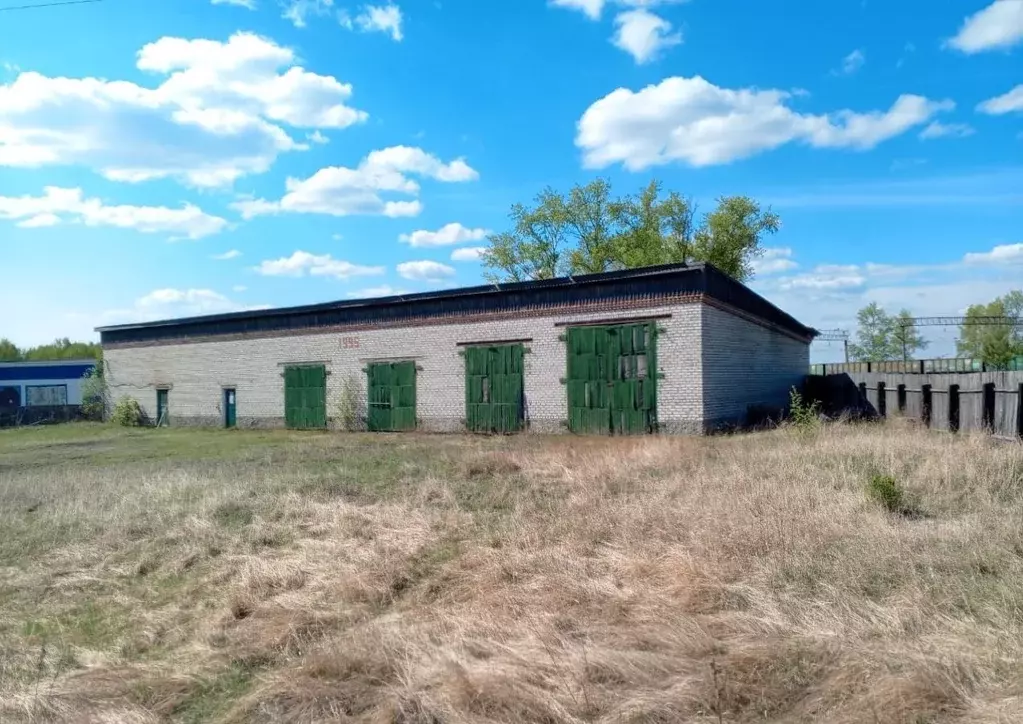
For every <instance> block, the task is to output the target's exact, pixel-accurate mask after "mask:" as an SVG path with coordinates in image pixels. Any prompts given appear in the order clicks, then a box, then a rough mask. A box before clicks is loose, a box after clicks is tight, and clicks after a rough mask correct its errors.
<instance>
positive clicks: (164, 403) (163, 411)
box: [156, 390, 170, 427]
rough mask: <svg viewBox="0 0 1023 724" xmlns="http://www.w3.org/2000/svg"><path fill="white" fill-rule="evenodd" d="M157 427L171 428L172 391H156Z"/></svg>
mask: <svg viewBox="0 0 1023 724" xmlns="http://www.w3.org/2000/svg"><path fill="white" fill-rule="evenodd" d="M156 426H157V427H169V426H170V390H157V391H156Z"/></svg>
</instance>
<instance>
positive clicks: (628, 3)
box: [548, 0, 688, 20]
mask: <svg viewBox="0 0 1023 724" xmlns="http://www.w3.org/2000/svg"><path fill="white" fill-rule="evenodd" d="M684 2H688V0H548V4H549V5H551V6H552V7H556V8H565V9H566V10H578V11H579V12H581V13H583V14H584V15H585V16H586V17H588V18H589V19H590V20H600V15H601V13H603V11H604V7H605V6H606V5H610V4H612V3H614V4H615V5H620V6H622V7H627V8H653V7H657V6H659V5H677V4H681V3H684Z"/></svg>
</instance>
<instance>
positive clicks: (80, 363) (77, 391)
mask: <svg viewBox="0 0 1023 724" xmlns="http://www.w3.org/2000/svg"><path fill="white" fill-rule="evenodd" d="M95 367H96V360H94V359H81V360H56V361H53V362H0V409H8V410H9V409H18V408H42V407H49V408H53V407H77V406H79V405H81V404H82V378H83V377H84V376H85V375H86V373H87V372H89V371H90V370H92V369H94V368H95Z"/></svg>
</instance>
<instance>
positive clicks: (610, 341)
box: [567, 323, 657, 435]
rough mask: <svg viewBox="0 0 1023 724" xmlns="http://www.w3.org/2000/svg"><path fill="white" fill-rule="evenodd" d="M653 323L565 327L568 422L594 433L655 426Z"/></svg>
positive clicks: (628, 432)
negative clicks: (566, 335) (566, 333)
mask: <svg viewBox="0 0 1023 724" xmlns="http://www.w3.org/2000/svg"><path fill="white" fill-rule="evenodd" d="M656 335H657V327H656V325H654V324H652V323H644V324H626V325H619V326H613V327H572V328H570V329H569V330H568V337H567V343H568V344H567V347H568V427H569V429H570V430H571V431H572V432H576V433H585V434H593V435H606V434H615V435H635V434H643V433H649V432H653V431H654V430H656V428H657V345H656Z"/></svg>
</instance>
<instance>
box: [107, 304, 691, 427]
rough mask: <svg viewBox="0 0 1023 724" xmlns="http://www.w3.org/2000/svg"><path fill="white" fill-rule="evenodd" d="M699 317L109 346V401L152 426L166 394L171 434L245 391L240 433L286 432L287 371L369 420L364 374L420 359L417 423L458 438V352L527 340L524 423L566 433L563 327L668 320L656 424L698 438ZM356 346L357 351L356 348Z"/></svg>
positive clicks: (211, 417)
mask: <svg viewBox="0 0 1023 724" xmlns="http://www.w3.org/2000/svg"><path fill="white" fill-rule="evenodd" d="M701 308H702V305H701V304H699V303H686V304H676V305H672V306H659V307H651V308H647V309H629V310H627V311H625V312H621V313H618V314H609V313H608V312H607V311H602V312H599V313H591V314H585V313H580V314H565V315H562V316H551V317H529V318H521V319H506V320H501V321H487V322H475V323H474V322H467V323H463V324H443V325H435V326H420V327H414V328H381V329H375V330H359V331H352V332H350V333H344V332H342V333H335V332H331V333H328V334H324V333H320V334H307V335H300V336H279V337H263V338H252V339H242V340H225V341H211V342H194V343H185V344H176V345H153V346H139V347H117V346H113V347H109V348H107V349H105V350H104V359H105V363H106V374H107V378H108V380H109V387H110V392H111V398H112V401H114V402H116V400H117V399H118V398H120V397H122V396H132V397H134V398H136V399H137V400H138V401H139V402H140V404H141V405H142V407H143V409H144V411H145V412H146V414H147V416H149V417H150V418H153V417H155V414H156V409H155V408H156V389H157V388H160V387H167V388H170V392H169V408H170V409H169V413H170V419H171V424H202V425H220V424H222V422H223V409H222V407H221V405H222V399H223V389H224V388H226V387H230V388H235V389H236V390H237V416H238V424H239V426H281V425H283V424H284V379H283V377H282V373H283V370H284V367H285V366H286V365H288V364H301V363H316V364H325V365H326V367H327V371H328V377H327V405H328V415H329V416H330V417H335V416H337V415H338V411H339V407H340V403H341V401H342V399H343V392H342V390H343V388H345V387H346V386H351V385H353V384H354V386H355V387H356V388H357V390H358V400H359V402H360V404H359V407H360V416H361V417H364V415H365V399H366V376H365V373H364V371H363V370H364V369H365V367H366V365H367V363H369V362H371V361H376V360H381V361H383V360H402V359H405V360H407V359H414V360H415V361H416V363H417V366H418V367H419V368H420V369H419V372H418V379H417V386H418V391H417V414H418V417H419V418H420V420H421V425H420V426H421V428H422V429H424V430H428V431H437V432H448V431H451V432H453V431H460V430H462V429H463V426H464V418H465V375H464V370H465V367H464V365H465V362H464V359H463V357H462V356H461V355H460V354H459V352H460V351H461V347H460V346H459V344H465V343H471V342H486V341H501V340H515V339H531V341H529V342H526V343H525V346H526V347H527V349H528V350H529V353H528V354H527V355H526V361H525V397H526V414H527V418H528V420H529V424H530V429H531V430H533V431H537V432H559V431H563V430H564V429H565V427H564V425H565V423H566V420H567V401H566V390H565V386H564V384H563V383H562V379H563V378H564V377H565V374H566V370H565V360H566V351H565V343H564V342H563V341H561V339H560V337H561V335H562V334H563V333H564V332H565V329H564V327H563V326H556V325H557V324H559V323H561V324H564V323H566V322H586V321H592V320H604V319H637V318H642V317H644V316H651V317H653V316H659V315H665V314H670V315H671V317H670V318H668V319H661V320H658V324H659V325H660V326H661V327H662V328H664V330H665V333H664V334H663V335H661V336H660V338H659V340H658V345H659V348H658V367H659V370H658V371H659V372H660V373H661V374H662V375H663V379H660V380H658V418H659V422H660V424H661V426H662V428H663V429H664V430H665V431H668V432H686V431H698V430H700V429H702V410H703V397H702V392H701V389H700V387H701V380H702V369H701V364H702V351H701V348H700V340H701V335H700V329H701V321H702V316H701ZM356 345H357V346H356Z"/></svg>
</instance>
